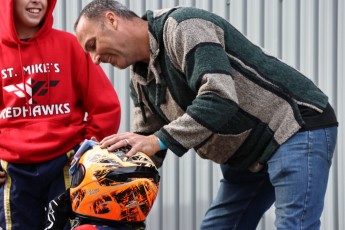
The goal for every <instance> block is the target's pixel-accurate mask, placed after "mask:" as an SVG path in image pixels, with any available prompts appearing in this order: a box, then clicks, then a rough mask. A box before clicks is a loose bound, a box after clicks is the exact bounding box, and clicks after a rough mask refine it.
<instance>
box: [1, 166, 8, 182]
mask: <svg viewBox="0 0 345 230" xmlns="http://www.w3.org/2000/svg"><path fill="white" fill-rule="evenodd" d="M6 180H7V173H6V172H5V171H4V170H3V169H0V184H3V183H5V182H6Z"/></svg>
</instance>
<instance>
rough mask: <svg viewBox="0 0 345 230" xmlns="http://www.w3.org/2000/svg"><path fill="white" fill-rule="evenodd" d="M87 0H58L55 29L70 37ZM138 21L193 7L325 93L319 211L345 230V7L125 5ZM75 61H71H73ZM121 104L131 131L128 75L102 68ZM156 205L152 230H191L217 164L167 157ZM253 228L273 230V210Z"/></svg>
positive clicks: (277, 2) (232, 1)
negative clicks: (328, 117)
mask: <svg viewBox="0 0 345 230" xmlns="http://www.w3.org/2000/svg"><path fill="white" fill-rule="evenodd" d="M88 2H89V1H85V0H58V4H57V7H56V9H55V12H54V16H55V27H56V28H59V29H63V30H66V31H70V32H73V23H74V21H75V19H76V17H77V15H78V12H79V11H80V9H81V8H82V7H83V6H85V4H87V3H88ZM120 2H121V3H123V4H125V5H127V6H128V7H129V8H130V9H132V10H133V11H134V12H136V13H137V14H138V15H142V13H144V12H145V10H146V9H158V8H166V7H173V6H176V5H184V6H194V7H198V8H203V9H206V10H209V11H212V12H214V13H217V14H219V15H220V16H222V17H224V18H225V19H227V20H229V21H230V22H231V23H232V24H234V25H235V26H236V27H237V28H238V29H239V30H240V31H242V32H243V33H244V34H246V35H247V36H248V37H249V38H250V39H251V40H252V41H254V42H255V43H257V44H259V45H261V46H263V47H265V48H266V49H267V50H268V51H270V52H271V53H273V54H274V55H276V56H278V57H279V58H281V59H283V60H284V61H286V62H287V63H288V64H290V65H292V66H294V67H296V68H297V69H299V70H300V71H301V72H303V73H304V74H306V75H307V76H309V77H310V78H311V79H312V80H313V81H314V82H315V83H316V84H317V85H319V87H320V88H321V89H322V90H323V91H324V92H325V93H327V94H328V95H329V97H330V102H331V104H332V105H333V106H334V108H335V110H336V112H337V115H338V119H339V122H340V129H339V139H338V145H337V150H336V155H335V157H334V161H333V165H332V169H331V174H330V180H329V187H328V190H327V194H326V200H325V209H324V213H323V215H322V220H321V221H322V229H323V230H342V229H345V197H344V194H345V182H344V176H345V169H344V165H345V158H344V155H343V152H344V150H345V144H344V142H343V140H344V135H345V133H344V132H345V130H344V126H343V125H342V124H344V123H345V121H344V117H345V103H344V101H345V93H344V88H345V80H344V79H345V77H344V74H345V68H344V65H345V56H344V51H345V45H344V41H345V23H344V22H345V16H344V14H345V3H344V1H343V0H303V1H300V0H213V1H212V0H147V1H145V0H125V1H120ZM76 61H77V60H76ZM103 68H104V70H105V71H106V73H107V74H108V76H109V78H110V80H111V81H112V82H113V84H114V87H115V89H116V90H117V92H118V94H119V97H120V100H121V103H122V108H123V111H122V117H123V119H122V123H121V127H120V132H124V131H128V130H130V125H131V108H132V104H131V101H130V99H129V96H128V95H129V94H128V87H127V85H128V83H129V71H128V70H117V69H114V68H113V67H111V66H110V65H104V66H103ZM160 172H161V176H162V183H161V188H160V192H159V196H158V199H157V201H156V203H155V205H154V207H153V209H152V211H151V213H150V216H149V218H148V221H147V229H150V230H194V229H199V223H200V221H201V219H202V217H203V215H204V212H205V210H206V209H207V207H208V205H209V204H210V202H211V200H212V198H213V196H214V195H215V193H216V191H217V189H218V184H219V179H220V178H221V175H220V171H219V168H218V166H217V165H216V164H213V163H211V162H209V161H206V160H202V159H200V158H199V157H197V156H196V155H195V154H194V153H193V152H192V151H190V152H189V153H187V154H186V155H185V156H184V157H183V158H180V159H179V158H177V157H175V156H174V154H173V153H171V152H169V154H168V157H167V159H166V161H165V165H164V166H163V167H162V169H160ZM258 229H260V230H271V229H275V228H274V209H273V208H271V209H270V210H269V211H268V212H267V213H266V214H265V216H264V217H263V218H262V220H261V222H260V224H259V227H258Z"/></svg>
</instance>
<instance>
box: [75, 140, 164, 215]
mask: <svg viewBox="0 0 345 230" xmlns="http://www.w3.org/2000/svg"><path fill="white" fill-rule="evenodd" d="M126 152H127V150H126V149H119V150H117V151H116V152H109V151H108V150H106V149H101V148H100V147H99V145H98V144H97V145H94V146H93V147H92V148H91V149H89V150H88V151H86V152H85V153H84V154H83V155H82V156H81V158H80V159H79V162H78V163H77V166H76V169H75V171H74V172H73V173H72V175H71V188H70V196H71V203H72V211H73V212H74V214H75V215H77V216H79V217H81V218H83V217H84V218H88V219H91V220H92V219H93V220H98V221H105V222H107V221H111V222H112V221H123V222H137V221H144V220H145V219H146V217H147V215H148V214H149V212H150V210H151V208H152V206H153V203H154V201H155V199H156V196H157V193H158V188H159V179H160V177H159V173H158V171H157V169H156V166H155V165H154V163H153V162H152V161H151V159H150V158H149V157H148V156H146V155H145V154H144V153H141V152H138V153H136V154H135V155H134V156H133V157H131V158H127V157H126V156H125V154H126Z"/></svg>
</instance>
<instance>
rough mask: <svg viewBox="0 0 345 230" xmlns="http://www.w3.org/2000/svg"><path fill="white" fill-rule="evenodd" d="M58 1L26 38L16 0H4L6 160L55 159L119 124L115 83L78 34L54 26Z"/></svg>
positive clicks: (1, 105) (1, 56) (1, 138)
mask: <svg viewBox="0 0 345 230" xmlns="http://www.w3.org/2000/svg"><path fill="white" fill-rule="evenodd" d="M55 4H56V0H48V9H47V14H46V17H45V19H44V24H43V26H42V27H41V29H40V30H39V31H38V32H37V33H36V35H35V36H34V37H32V38H31V39H29V40H28V41H20V39H19V38H18V35H17V33H16V30H15V26H14V21H13V0H5V1H4V0H1V1H0V39H1V40H0V42H1V43H0V76H1V81H0V86H1V89H0V100H1V101H0V159H2V160H5V161H8V162H12V163H36V162H42V161H46V160H50V159H52V158H55V157H57V156H59V155H61V154H64V153H65V152H66V151H68V150H70V149H72V148H73V147H74V146H75V145H77V144H79V143H80V142H81V141H83V140H84V139H90V138H91V137H93V136H95V137H96V138H97V139H98V140H101V139H102V138H104V137H105V136H107V135H110V134H113V133H116V132H117V131H118V128H119V122H120V103H119V100H118V97H117V94H116V92H115V90H114V88H113V86H112V85H111V83H110V81H109V79H108V78H107V76H106V75H105V74H104V72H103V70H102V69H101V67H100V66H97V65H95V64H93V63H92V61H91V59H90V57H89V56H88V55H86V54H85V52H84V51H83V50H82V48H81V47H80V45H79V43H78V42H77V40H76V38H75V36H74V35H73V34H70V33H67V32H64V31H59V30H56V29H53V28H52V25H53V9H54V7H55ZM85 113H87V114H88V116H87V119H86V120H85V119H84V117H85Z"/></svg>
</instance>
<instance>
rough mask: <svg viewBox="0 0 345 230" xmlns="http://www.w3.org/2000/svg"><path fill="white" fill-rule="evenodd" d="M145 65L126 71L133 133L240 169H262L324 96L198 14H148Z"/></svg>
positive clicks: (224, 24) (217, 20)
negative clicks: (152, 135)
mask: <svg viewBox="0 0 345 230" xmlns="http://www.w3.org/2000/svg"><path fill="white" fill-rule="evenodd" d="M143 19H145V20H147V21H148V23H149V35H150V51H151V57H150V63H149V64H144V63H136V64H135V65H133V66H132V69H131V96H132V99H133V100H134V105H135V109H134V121H133V125H134V127H133V128H134V131H135V132H138V133H142V134H150V133H155V135H157V136H158V137H159V138H160V139H161V140H162V141H163V142H164V143H165V144H166V145H167V147H168V148H169V149H170V150H171V151H172V152H174V153H175V154H176V155H178V156H182V155H183V154H184V153H186V152H187V151H188V150H189V149H192V148H194V149H195V150H196V152H197V153H198V154H199V155H200V156H201V157H202V158H206V159H210V160H212V161H214V162H217V163H228V164H231V165H232V166H234V167H235V168H238V169H246V168H250V167H251V166H253V165H254V164H257V163H260V164H264V163H265V162H266V161H267V160H268V159H269V158H270V157H271V156H272V155H273V154H274V152H275V151H276V150H277V148H278V147H279V146H280V145H281V144H283V143H284V142H285V141H286V140H287V139H288V138H290V137H291V136H292V135H294V134H295V133H296V132H298V130H299V129H300V128H301V127H302V125H303V124H304V121H303V118H302V116H301V114H300V111H299V109H298V105H303V106H306V107H309V108H311V109H314V110H316V111H318V112H320V113H321V112H322V111H323V110H324V108H325V107H326V105H327V103H328V98H327V96H326V95H325V94H324V93H322V92H321V90H320V89H319V88H317V87H316V86H315V84H314V83H313V82H312V81H311V80H309V79H308V78H307V77H305V76H304V75H302V74H301V73H300V72H298V71H297V70H296V69H294V68H292V67H290V66H288V65H287V64H285V63H283V62H282V61H280V60H279V59H277V58H275V57H273V56H271V55H269V54H267V52H265V51H263V49H262V48H260V47H258V46H256V45H254V44H253V43H252V42H250V41H249V40H248V39H247V38H246V37H245V36H244V35H243V34H241V33H240V32H239V31H238V30H236V29H235V28H234V27H233V26H232V25H231V24H229V22H228V21H226V20H225V19H223V18H221V17H219V16H217V15H215V14H212V13H210V12H207V11H204V10H201V9H196V8H187V7H186V8H183V7H181V8H180V7H178V8H171V9H164V10H158V11H147V12H146V14H145V15H144V16H143Z"/></svg>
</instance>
